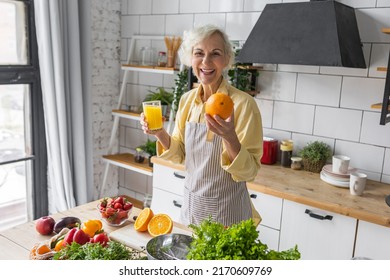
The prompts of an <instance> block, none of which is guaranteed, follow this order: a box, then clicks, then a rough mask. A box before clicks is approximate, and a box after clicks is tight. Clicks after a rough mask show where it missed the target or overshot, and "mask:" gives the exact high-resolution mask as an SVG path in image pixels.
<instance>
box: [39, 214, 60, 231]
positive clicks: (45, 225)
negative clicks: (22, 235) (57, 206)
mask: <svg viewBox="0 0 390 280" xmlns="http://www.w3.org/2000/svg"><path fill="white" fill-rule="evenodd" d="M55 223H56V222H55V220H54V219H53V218H52V217H50V216H43V217H40V218H39V219H38V220H37V221H36V223H35V229H36V230H37V232H39V233H40V234H42V235H50V234H52V233H53V229H54V225H55Z"/></svg>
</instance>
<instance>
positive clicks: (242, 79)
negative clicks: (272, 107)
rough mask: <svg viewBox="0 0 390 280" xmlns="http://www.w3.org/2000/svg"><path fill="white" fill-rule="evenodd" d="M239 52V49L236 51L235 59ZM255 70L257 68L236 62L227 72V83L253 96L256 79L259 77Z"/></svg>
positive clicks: (249, 64) (250, 64)
mask: <svg viewBox="0 0 390 280" xmlns="http://www.w3.org/2000/svg"><path fill="white" fill-rule="evenodd" d="M239 51H240V50H239V49H236V51H235V56H236V57H237V55H238V53H239ZM257 70H258V69H257V68H255V67H253V65H252V63H240V62H236V63H235V64H233V66H232V68H231V69H229V70H228V76H229V82H230V83H231V84H232V85H234V86H235V87H236V88H238V89H240V90H242V91H245V92H247V93H248V94H250V95H252V96H255V95H256V79H257V77H258V76H259V72H258V71H257Z"/></svg>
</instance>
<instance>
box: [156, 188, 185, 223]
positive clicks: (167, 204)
mask: <svg viewBox="0 0 390 280" xmlns="http://www.w3.org/2000/svg"><path fill="white" fill-rule="evenodd" d="M182 202H183V197H182V196H180V195H176V194H173V193H170V192H167V191H164V190H161V189H158V188H153V197H152V204H151V206H150V207H151V209H152V210H153V212H154V213H155V214H158V213H164V214H168V215H169V216H170V217H171V218H172V220H173V221H175V222H180V210H181V204H182Z"/></svg>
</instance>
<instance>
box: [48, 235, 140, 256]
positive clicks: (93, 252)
mask: <svg viewBox="0 0 390 280" xmlns="http://www.w3.org/2000/svg"><path fill="white" fill-rule="evenodd" d="M53 259H54V260H137V259H138V260H140V259H145V258H144V257H142V256H141V252H139V251H136V250H133V249H130V248H128V247H126V246H125V245H123V244H122V243H119V242H117V241H114V240H111V241H109V242H108V243H107V246H106V247H103V246H102V245H101V244H100V243H86V244H84V245H80V244H78V243H76V242H72V244H70V245H67V246H66V247H65V248H63V249H62V250H60V251H58V252H56V253H55V254H54V256H53Z"/></svg>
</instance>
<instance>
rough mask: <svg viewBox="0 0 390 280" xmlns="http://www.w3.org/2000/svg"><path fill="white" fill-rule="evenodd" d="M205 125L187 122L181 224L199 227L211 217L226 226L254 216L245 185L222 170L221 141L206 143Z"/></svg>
mask: <svg viewBox="0 0 390 280" xmlns="http://www.w3.org/2000/svg"><path fill="white" fill-rule="evenodd" d="M206 135H207V127H206V124H204V123H195V122H187V123H186V128H185V149H186V150H185V152H186V157H185V158H186V159H185V166H186V170H187V174H186V180H185V189H184V201H183V206H182V211H181V222H182V223H183V224H185V225H189V224H196V225H198V224H200V223H201V221H202V220H204V219H207V218H208V217H209V216H211V217H212V219H213V220H214V221H217V222H220V223H222V224H224V225H225V226H230V225H231V224H235V223H239V222H241V221H242V220H247V219H249V218H251V217H252V204H251V200H250V197H249V193H248V190H247V187H246V183H245V182H235V181H234V180H233V179H232V177H231V175H230V174H229V173H228V172H226V171H225V170H224V169H222V167H221V163H220V158H221V153H222V139H221V137H219V136H218V135H214V137H213V139H212V140H211V141H206Z"/></svg>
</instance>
